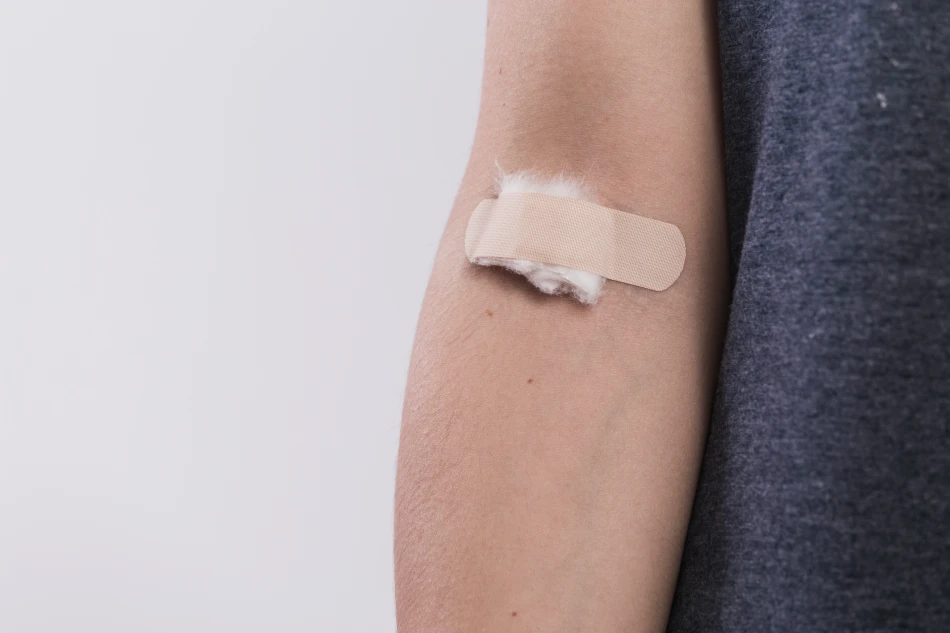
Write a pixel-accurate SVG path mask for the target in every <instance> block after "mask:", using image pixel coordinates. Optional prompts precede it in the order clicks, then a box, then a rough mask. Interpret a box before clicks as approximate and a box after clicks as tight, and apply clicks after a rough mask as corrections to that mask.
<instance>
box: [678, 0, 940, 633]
mask: <svg viewBox="0 0 950 633" xmlns="http://www.w3.org/2000/svg"><path fill="white" fill-rule="evenodd" d="M719 20H720V41H721V61H722V71H723V84H724V93H723V102H724V115H725V121H724V123H725V139H726V160H727V177H728V189H727V192H728V201H729V222H730V242H731V244H730V245H731V253H732V260H733V275H734V292H733V303H732V313H731V317H730V323H729V331H728V335H727V340H726V345H725V350H724V356H723V361H722V371H721V376H720V384H719V391H718V395H717V401H716V405H715V409H714V415H713V420H712V424H711V427H710V435H709V439H708V443H707V452H706V457H705V460H704V464H703V470H702V475H701V478H700V485H699V490H698V493H697V498H696V501H695V505H694V511H693V517H692V521H691V524H690V529H689V535H688V538H687V545H686V549H685V552H684V558H683V563H682V566H681V570H680V579H679V584H678V587H677V593H676V597H675V600H674V605H673V610H672V613H671V620H670V625H669V628H668V631H670V632H671V633H684V632H693V631H700V632H718V631H724V632H729V633H734V632H738V631H752V632H756V633H764V632H769V631H782V632H786V631H787V632H794V633H804V632H808V631H829V632H831V631H833V632H835V633H842V632H847V631H862V632H869V631H915V632H916V631H939V632H947V631H950V505H948V500H950V435H948V423H950V422H948V421H950V74H948V73H950V1H948V0H917V1H900V0H898V1H897V2H890V1H875V2H871V1H867V0H865V1H855V2H846V1H845V0H768V1H767V0H721V1H720V3H719Z"/></svg>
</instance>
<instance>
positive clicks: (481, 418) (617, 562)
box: [395, 0, 728, 633]
mask: <svg viewBox="0 0 950 633" xmlns="http://www.w3.org/2000/svg"><path fill="white" fill-rule="evenodd" d="M717 68H718V60H717V52H716V47H715V27H714V3H713V2H711V1H710V0H682V1H677V2H670V1H669V0H585V1H579V0H573V1H570V0H490V2H489V26H488V43H487V54H486V64H485V78H484V85H483V98H482V106H481V115H480V118H479V125H478V130H477V133H476V140H475V145H474V148H473V152H472V157H471V161H470V164H469V167H468V170H467V173H466V176H465V179H464V181H463V185H462V188H461V190H460V192H459V195H458V198H457V201H456V205H455V208H454V210H453V212H452V215H451V217H450V220H449V223H448V225H447V227H446V230H445V234H444V236H443V240H442V244H441V247H440V249H439V253H438V256H437V259H436V263H435V267H434V270H433V273H432V278H431V281H430V285H429V289H428V292H427V295H426V299H425V303H424V306H423V311H422V315H421V318H420V322H419V329H418V333H417V338H416V345H415V349H414V353H413V359H412V363H411V367H410V376H409V386H408V390H407V394H406V404H405V411H404V420H403V430H402V440H401V445H400V453H399V468H398V477H397V490H396V544H395V559H396V603H397V619H398V622H399V630H400V631H401V632H402V633H421V632H427V633H428V632H432V633H435V632H439V633H447V632H451V633H463V632H468V631H492V632H498V631H535V630H536V631H545V632H558V631H565V632H568V631H569V632H572V633H573V632H576V631H611V632H612V631H662V630H663V629H664V627H665V624H666V619H667V617H668V611H669V606H670V601H671V599H672V593H673V589H674V585H675V580H676V575H677V572H678V567H679V561H680V556H681V551H682V545H683V539H684V536H685V531H686V525H687V522H688V519H689V511H690V507H691V504H692V499H693V494H694V489H695V482H696V478H697V474H698V471H699V465H700V461H701V457H702V449H703V445H704V441H705V434H706V426H707V420H708V415H709V408H710V404H711V399H712V393H713V388H714V382H715V371H716V367H717V364H718V360H719V349H720V342H721V335H722V331H723V326H724V315H725V310H726V303H727V296H728V287H727V262H726V253H725V216H724V202H723V197H724V196H723V184H722V181H723V174H722V159H721V155H720V153H721V151H720V122H719V94H718V75H717ZM496 160H498V161H499V163H500V164H501V165H502V166H503V167H504V168H505V169H507V170H517V169H523V168H534V169H536V170H538V171H539V172H542V173H548V174H552V175H554V174H557V173H560V172H564V173H566V174H568V175H574V176H579V177H584V178H586V179H587V182H588V183H589V184H590V185H591V186H592V187H593V188H594V190H595V192H596V193H597V194H598V201H599V202H601V203H602V204H605V205H607V206H612V207H614V208H619V209H625V210H629V211H634V212H636V213H639V214H642V215H646V216H650V217H654V218H657V219H660V220H663V221H666V222H672V223H674V224H676V225H677V226H679V227H680V229H681V230H682V232H683V234H684V236H685V238H686V244H687V258H686V267H685V269H684V271H683V274H682V276H681V277H680V279H679V280H678V281H677V282H676V283H675V284H674V285H673V286H672V287H671V288H670V289H669V290H666V291H664V292H652V291H649V290H644V289H640V288H636V287H633V286H628V285H623V284H619V283H615V282H609V281H608V282H607V284H608V286H607V288H606V289H605V294H604V296H603V297H602V298H601V299H600V301H599V302H598V303H597V304H596V305H594V306H590V307H584V306H581V305H579V304H577V303H575V302H573V301H571V300H569V299H566V298H563V297H561V298H552V297H548V296H543V295H540V294H538V293H537V292H536V291H533V290H532V289H530V288H529V287H528V286H527V284H526V283H524V281H523V280H521V279H519V278H517V277H515V276H513V275H511V274H509V273H504V272H501V271H500V270H498V269H485V268H480V267H475V266H471V265H469V264H468V262H467V261H466V259H465V256H464V253H463V234H464V230H465V225H466V222H467V220H468V216H469V214H470V212H471V210H472V209H473V208H474V206H475V205H476V204H477V203H478V202H479V201H480V200H482V199H484V198H485V197H488V196H489V195H490V194H491V188H492V177H493V175H494V173H495V169H494V163H495V161H496Z"/></svg>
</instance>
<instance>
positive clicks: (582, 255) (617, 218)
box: [465, 193, 686, 291]
mask: <svg viewBox="0 0 950 633" xmlns="http://www.w3.org/2000/svg"><path fill="white" fill-rule="evenodd" d="M465 254H466V255H467V256H468V258H469V260H472V261H473V260H475V259H476V258H481V257H494V258H502V259H523V260H529V261H534V262H541V263H545V264H554V265H558V266H567V267H570V268H576V269H577V270H585V271H588V272H591V273H594V274H597V275H600V276H602V277H605V278H607V279H612V280H614V281H619V282H621V283H625V284H631V285H634V286H639V287H641V288H647V289H649V290H657V291H659V290H666V289H667V288H669V287H670V286H671V285H673V282H674V281H676V280H677V278H679V276H680V273H681V272H682V271H683V265H684V264H685V262H686V241H685V240H684V239H683V234H682V232H680V230H679V228H677V227H676V226H675V225H673V224H669V223H667V222H661V221H659V220H654V219H652V218H646V217H643V216H640V215H635V214H633V213H627V212H624V211H617V210H616V209H610V208H608V207H602V206H600V205H598V204H594V203H592V202H587V201H584V200H576V199H574V198H561V197H558V196H549V195H545V194H540V193H503V194H501V195H500V196H499V197H498V198H495V199H489V200H482V202H480V203H479V204H478V206H477V207H475V211H474V212H473V213H472V216H471V218H469V221H468V228H467V229H466V231H465Z"/></svg>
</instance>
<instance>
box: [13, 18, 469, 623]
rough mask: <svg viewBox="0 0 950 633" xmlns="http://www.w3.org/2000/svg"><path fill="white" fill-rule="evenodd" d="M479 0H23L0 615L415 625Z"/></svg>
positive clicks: (17, 63)
mask: <svg viewBox="0 0 950 633" xmlns="http://www.w3.org/2000/svg"><path fill="white" fill-rule="evenodd" d="M484 25H485V7H484V2H446V1H444V0H428V1H426V0H410V1H408V2H392V1H390V0H364V1H362V2H345V1H342V0H332V1H331V0H136V1H134V2H130V1H129V0H83V1H82V2H78V1H75V0H60V1H50V0H0V631H4V632H10V633H31V632H34V631H42V632H69V633H79V632H87V631H88V632H96V633H101V632H111V631H122V632H123V633H126V632H128V633H131V632H135V633H139V632H147V631H175V632H182V631H187V632H190V631H200V632H202V633H206V632H212V631H213V632H217V631H222V632H228V633H232V632H235V631H268V632H295V631H308V632H319V633H345V632H349V631H354V632H360V633H368V632H376V631H393V630H394V629H395V619H394V614H393V598H392V559H391V539H392V494H393V481H394V473H395V457H396V448H397V441H398V430H399V417H400V408H401V400H402V390H403V387H404V381H405V372H406V369H407V366H408V359H409V351H410V346H411V340H412V335H413V330H414V327H415V319H416V316H417V313H418V309H419V305H420V302H421V299H422V293H423V290H424V287H425V283H426V278H427V275H428V271H429V267H430V265H431V261H432V257H433V255H434V252H435V248H436V244H437V241H438V238H439V235H440V232H441V230H442V227H443V224H444V222H445V219H446V217H447V214H448V210H449V207H450V205H451V203H452V198H453V196H454V194H455V190H456V188H457V186H458V183H459V180H460V178H461V175H462V171H463V168H464V164H465V161H466V159H467V154H468V149H469V145H470V142H471V138H472V135H473V132H474V124H475V117H476V110H477V101H478V91H479V83H480V73H481V62H482V47H483V37H484Z"/></svg>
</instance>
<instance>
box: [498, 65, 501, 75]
mask: <svg viewBox="0 0 950 633" xmlns="http://www.w3.org/2000/svg"><path fill="white" fill-rule="evenodd" d="M498 74H499V75H500V74H501V66H499V67H498Z"/></svg>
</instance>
